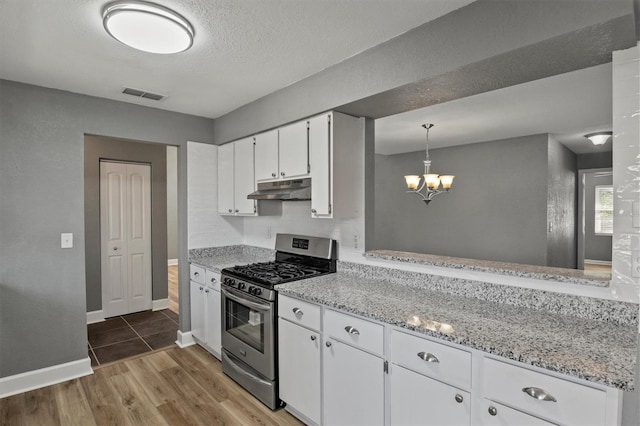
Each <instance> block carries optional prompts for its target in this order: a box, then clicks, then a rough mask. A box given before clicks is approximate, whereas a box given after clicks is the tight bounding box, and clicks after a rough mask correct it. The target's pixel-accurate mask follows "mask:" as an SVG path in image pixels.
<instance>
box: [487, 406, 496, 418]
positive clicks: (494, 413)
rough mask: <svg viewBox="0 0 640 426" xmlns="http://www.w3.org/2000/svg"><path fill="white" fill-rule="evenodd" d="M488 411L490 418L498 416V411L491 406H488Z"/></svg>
mask: <svg viewBox="0 0 640 426" xmlns="http://www.w3.org/2000/svg"><path fill="white" fill-rule="evenodd" d="M488 411H489V414H491V415H492V416H495V415H496V414H498V410H497V409H496V407H494V406H493V405H491V406H489V410H488Z"/></svg>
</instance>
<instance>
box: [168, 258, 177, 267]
mask: <svg viewBox="0 0 640 426" xmlns="http://www.w3.org/2000/svg"><path fill="white" fill-rule="evenodd" d="M177 264H178V259H168V260H167V266H175V265H177Z"/></svg>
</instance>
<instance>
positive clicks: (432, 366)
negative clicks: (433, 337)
mask: <svg viewBox="0 0 640 426" xmlns="http://www.w3.org/2000/svg"><path fill="white" fill-rule="evenodd" d="M391 362H393V363H394V364H398V365H402V366H403V367H406V368H409V369H411V370H414V371H417V372H418V373H422V374H424V375H426V376H430V377H433V378H434V379H437V380H440V381H442V382H445V383H448V384H450V385H452V386H456V387H459V388H462V389H467V390H468V389H470V388H471V353H470V352H466V351H463V350H461V349H456V348H452V347H450V346H446V345H442V344H440V343H435V342H432V341H430V340H427V339H423V338H421V337H417V336H412V335H410V334H407V333H403V332H401V331H398V330H393V331H392V333H391Z"/></svg>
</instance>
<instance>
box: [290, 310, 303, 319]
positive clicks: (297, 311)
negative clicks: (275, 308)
mask: <svg viewBox="0 0 640 426" xmlns="http://www.w3.org/2000/svg"><path fill="white" fill-rule="evenodd" d="M292 311H293V314H294V315H295V316H297V317H298V318H300V317H301V316H303V315H304V312H302V310H301V309H299V308H293V309H292Z"/></svg>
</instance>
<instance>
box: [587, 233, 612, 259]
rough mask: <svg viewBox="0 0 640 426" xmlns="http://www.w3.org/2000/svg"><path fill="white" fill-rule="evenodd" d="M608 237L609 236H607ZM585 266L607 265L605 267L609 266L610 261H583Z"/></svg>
mask: <svg viewBox="0 0 640 426" xmlns="http://www.w3.org/2000/svg"><path fill="white" fill-rule="evenodd" d="M609 236H610V235H609ZM584 263H585V265H586V264H589V265H607V266H611V261H610V260H592V259H585V260H584Z"/></svg>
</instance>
